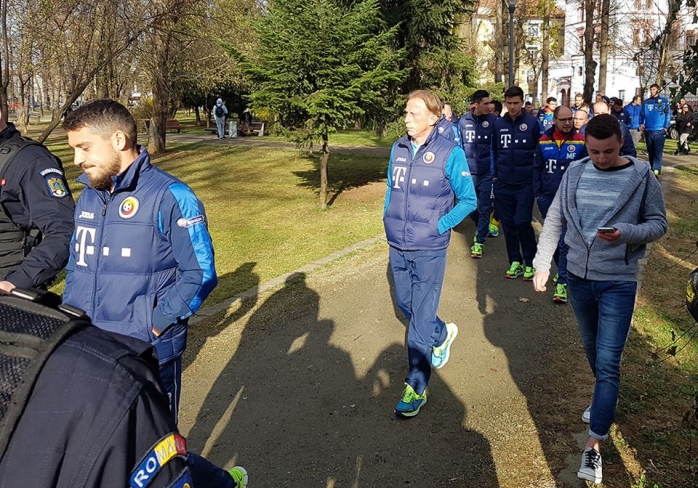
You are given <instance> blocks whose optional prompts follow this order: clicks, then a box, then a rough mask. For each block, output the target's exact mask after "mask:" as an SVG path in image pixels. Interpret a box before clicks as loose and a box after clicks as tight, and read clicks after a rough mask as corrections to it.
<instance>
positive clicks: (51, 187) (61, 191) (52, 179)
mask: <svg viewBox="0 0 698 488" xmlns="http://www.w3.org/2000/svg"><path fill="white" fill-rule="evenodd" d="M46 184H47V185H48V191H49V192H51V195H53V196H54V197H57V198H63V197H64V196H66V195H67V194H68V190H66V188H65V184H64V183H63V178H59V177H57V176H49V177H48V178H46Z"/></svg>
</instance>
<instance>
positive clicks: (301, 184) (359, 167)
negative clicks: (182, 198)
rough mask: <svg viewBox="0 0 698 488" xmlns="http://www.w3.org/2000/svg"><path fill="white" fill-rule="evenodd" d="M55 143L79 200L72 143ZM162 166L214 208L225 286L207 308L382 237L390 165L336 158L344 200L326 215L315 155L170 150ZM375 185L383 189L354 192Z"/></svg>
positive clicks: (334, 186) (338, 191)
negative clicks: (386, 183) (387, 171)
mask: <svg viewBox="0 0 698 488" xmlns="http://www.w3.org/2000/svg"><path fill="white" fill-rule="evenodd" d="M49 142H50V144H49V148H50V149H51V150H52V151H53V152H54V153H55V154H57V155H58V156H59V157H61V159H63V161H64V166H65V168H66V174H67V177H68V180H69V183H70V185H71V189H72V190H73V191H74V192H75V194H76V196H77V195H78V194H79V192H80V191H81V188H80V186H81V185H78V184H76V183H75V182H74V179H75V178H76V177H77V176H78V175H79V173H80V170H79V169H78V168H77V167H75V165H73V164H72V151H71V150H70V148H69V147H68V145H67V144H66V142H65V137H56V138H53V139H51V140H50V141H49ZM155 164H156V165H157V166H159V167H160V168H162V169H164V170H165V171H168V172H170V173H172V174H174V175H175V176H177V177H178V178H180V179H181V180H183V181H184V182H185V183H187V184H188V185H189V186H191V187H192V188H193V190H194V192H195V193H196V194H197V196H198V197H199V198H200V199H201V200H202V201H203V202H204V205H205V207H206V213H207V216H208V220H209V229H210V231H211V235H212V237H213V242H214V246H215V251H216V267H217V271H218V276H219V281H220V282H219V285H218V287H217V288H216V289H215V290H214V292H213V294H212V295H211V296H210V298H209V299H208V300H207V302H206V304H207V305H211V304H213V303H216V302H219V301H221V300H224V299H226V298H228V297H230V296H232V295H234V294H236V293H239V292H241V291H244V290H246V289H248V288H250V287H252V286H255V285H257V284H260V283H263V282H265V281H268V280H270V279H272V278H275V277H277V276H279V275H281V274H284V273H287V272H290V271H293V270H294V269H297V268H299V267H301V266H303V265H305V264H308V263H310V262H313V261H315V260H318V259H320V258H323V257H325V256H327V255H328V254H331V253H332V252H335V251H338V250H341V249H344V248H345V247H347V246H350V245H352V244H355V243H357V242H360V241H362V240H364V239H367V238H370V237H373V236H375V235H377V234H379V233H380V232H382V228H383V227H382V219H381V215H382V208H383V207H382V205H383V196H384V190H383V188H384V184H380V183H377V182H379V181H381V180H383V179H384V177H385V172H386V169H387V160H386V158H382V157H381V158H375V157H365V156H361V157H358V156H350V155H343V154H332V155H331V157H330V162H329V175H330V192H329V196H330V197H333V196H336V199H335V200H334V201H333V204H332V206H331V207H330V209H329V210H325V211H323V210H321V209H320V199H319V193H318V187H319V173H318V169H317V168H318V159H317V157H316V156H311V155H308V153H307V151H306V152H304V151H297V150H291V149H263V148H248V147H240V146H226V145H213V144H195V145H191V144H187V145H177V144H174V143H168V152H167V153H166V154H165V155H163V156H159V157H157V158H155ZM370 183H373V184H374V185H376V186H377V187H378V188H375V189H374V190H373V191H370V192H361V196H360V197H356V196H353V194H352V193H351V189H352V188H356V187H360V186H364V185H367V184H370ZM372 188H374V187H372ZM355 193H356V192H355ZM61 289H62V283H59V284H57V286H55V287H54V290H55V291H58V292H60V291H61Z"/></svg>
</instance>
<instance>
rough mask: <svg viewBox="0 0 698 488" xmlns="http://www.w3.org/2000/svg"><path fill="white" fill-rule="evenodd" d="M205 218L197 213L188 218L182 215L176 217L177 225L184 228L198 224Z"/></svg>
mask: <svg viewBox="0 0 698 488" xmlns="http://www.w3.org/2000/svg"><path fill="white" fill-rule="evenodd" d="M205 220H206V219H205V218H204V216H203V215H197V216H196V217H192V218H190V219H185V218H183V217H182V218H181V219H177V225H178V226H179V227H183V228H185V229H186V228H187V227H191V226H192V225H196V224H200V223H202V222H204V221H205Z"/></svg>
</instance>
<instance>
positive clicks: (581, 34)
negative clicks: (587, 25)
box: [577, 29, 584, 53]
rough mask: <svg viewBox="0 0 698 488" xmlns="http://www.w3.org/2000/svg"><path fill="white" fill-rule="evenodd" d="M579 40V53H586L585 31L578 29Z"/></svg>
mask: <svg viewBox="0 0 698 488" xmlns="http://www.w3.org/2000/svg"><path fill="white" fill-rule="evenodd" d="M577 38H578V39H579V52H580V53H583V52H584V29H577Z"/></svg>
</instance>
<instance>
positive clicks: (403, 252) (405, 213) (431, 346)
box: [383, 90, 476, 417]
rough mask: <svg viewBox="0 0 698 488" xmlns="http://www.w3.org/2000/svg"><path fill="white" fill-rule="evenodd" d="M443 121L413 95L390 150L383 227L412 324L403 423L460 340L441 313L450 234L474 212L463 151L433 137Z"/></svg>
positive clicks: (437, 106)
mask: <svg viewBox="0 0 698 488" xmlns="http://www.w3.org/2000/svg"><path fill="white" fill-rule="evenodd" d="M440 118H441V100H439V98H438V97H437V96H436V95H434V94H433V93H431V92H429V91H426V90H417V91H414V92H412V93H410V95H409V97H408V100H407V106H406V108H405V126H406V128H407V135H405V136H403V137H401V138H400V139H399V140H398V141H397V142H396V143H395V144H394V145H393V148H392V151H391V153H390V164H389V166H388V181H387V183H388V190H387V192H386V196H385V206H384V213H383V224H384V226H385V234H386V237H387V239H388V244H389V246H390V255H389V259H390V270H391V272H392V275H393V281H394V285H395V301H396V302H397V305H398V307H399V308H400V310H401V311H402V313H404V314H405V317H406V318H407V319H408V320H409V321H410V323H409V328H408V332H407V357H408V362H409V372H408V373H407V377H406V378H405V389H404V391H403V393H402V396H401V398H400V400H399V401H398V403H397V405H396V406H395V414H396V415H397V416H399V417H414V416H415V415H417V414H418V413H419V410H420V409H421V408H422V406H423V405H424V404H425V403H426V401H427V394H426V388H427V384H428V383H429V378H430V376H431V369H432V367H433V368H436V369H439V368H441V367H443V366H444V365H445V364H446V362H447V361H448V358H449V354H450V348H451V344H453V341H454V339H455V338H456V336H457V335H458V327H457V326H456V324H454V323H449V324H445V323H444V321H443V320H441V319H440V318H439V316H438V315H437V310H438V307H439V298H440V296H441V286H442V283H443V277H444V271H445V269H446V250H447V248H448V244H449V242H450V238H451V229H452V228H453V227H455V226H456V225H458V223H459V222H461V221H462V220H463V219H464V218H465V217H466V216H467V215H468V214H469V213H470V212H472V211H473V210H475V206H476V198H475V190H474V188H473V182H472V178H471V177H470V172H469V170H468V162H467V161H466V160H465V154H464V153H463V149H461V147H460V146H459V145H457V144H455V143H453V142H451V141H449V140H447V139H446V138H445V137H441V136H440V135H439V134H438V132H437V130H435V126H436V124H437V122H438V121H439V119H440ZM454 201H455V202H457V203H455V204H454Z"/></svg>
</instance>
